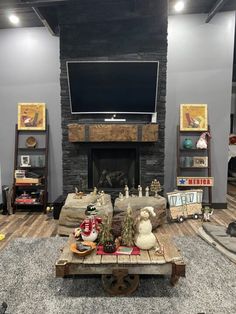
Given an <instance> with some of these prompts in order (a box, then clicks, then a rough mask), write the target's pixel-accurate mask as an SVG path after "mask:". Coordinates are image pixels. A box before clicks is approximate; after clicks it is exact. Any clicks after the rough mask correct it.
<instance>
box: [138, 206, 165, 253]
mask: <svg viewBox="0 0 236 314" xmlns="http://www.w3.org/2000/svg"><path fill="white" fill-rule="evenodd" d="M151 216H152V217H155V216H156V214H155V212H154V208H153V207H151V206H147V207H144V208H141V209H140V214H139V216H138V219H137V222H136V228H135V229H136V231H135V240H134V243H135V245H136V246H137V247H139V248H140V249H141V250H150V249H151V248H155V250H156V251H158V250H159V249H160V248H159V246H158V243H157V239H156V237H155V235H154V234H153V233H152V224H151V221H150V217H151Z"/></svg>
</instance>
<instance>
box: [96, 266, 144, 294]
mask: <svg viewBox="0 0 236 314" xmlns="http://www.w3.org/2000/svg"><path fill="white" fill-rule="evenodd" d="M102 285H103V288H104V290H105V291H106V292H108V293H109V294H110V295H129V294H131V293H133V292H134V291H135V290H136V289H137V288H138V286H139V275H129V274H128V272H127V271H125V272H124V270H120V271H119V270H116V271H113V274H111V275H102Z"/></svg>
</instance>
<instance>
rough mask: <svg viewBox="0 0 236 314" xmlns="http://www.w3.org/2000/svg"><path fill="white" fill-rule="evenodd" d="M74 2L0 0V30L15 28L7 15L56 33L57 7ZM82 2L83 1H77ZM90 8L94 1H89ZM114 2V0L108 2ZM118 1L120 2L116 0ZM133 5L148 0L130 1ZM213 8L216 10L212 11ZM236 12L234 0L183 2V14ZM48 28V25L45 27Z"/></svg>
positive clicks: (171, 4)
mask: <svg viewBox="0 0 236 314" xmlns="http://www.w3.org/2000/svg"><path fill="white" fill-rule="evenodd" d="M68 1H74V0H0V29H4V28H12V27H15V26H14V25H12V24H11V23H10V22H9V21H8V18H7V16H8V15H9V13H15V14H17V15H18V16H19V18H20V20H21V23H20V25H19V26H18V27H39V26H43V25H45V24H49V27H51V28H52V31H53V32H57V7H58V6H61V5H63V4H65V3H66V2H68ZM77 1H81V2H83V1H84V0H77ZM89 1H90V3H91V6H92V5H93V2H94V1H97V0H89ZM110 1H114V0H110ZM116 1H120V0H116ZM130 1H131V2H132V1H133V2H134V4H136V3H137V4H138V3H139V2H141V1H147V2H146V3H148V0H130ZM175 3H176V0H169V14H176V13H175V11H174V4H175ZM214 8H215V9H216V10H214ZM229 10H230V11H232V10H236V0H185V9H184V12H182V13H184V14H193V13H205V14H209V13H210V12H211V11H212V12H213V16H214V14H215V13H217V12H220V11H229ZM213 16H212V17H213ZM46 26H48V25H46Z"/></svg>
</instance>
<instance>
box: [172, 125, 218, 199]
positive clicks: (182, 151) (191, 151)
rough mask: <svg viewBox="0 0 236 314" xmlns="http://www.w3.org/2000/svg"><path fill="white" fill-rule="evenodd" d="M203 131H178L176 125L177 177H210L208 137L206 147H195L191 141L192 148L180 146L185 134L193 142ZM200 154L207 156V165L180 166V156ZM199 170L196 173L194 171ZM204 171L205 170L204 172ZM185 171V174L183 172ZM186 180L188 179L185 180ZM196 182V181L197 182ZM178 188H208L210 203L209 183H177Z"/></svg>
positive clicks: (210, 189)
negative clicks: (191, 173) (188, 172)
mask: <svg viewBox="0 0 236 314" xmlns="http://www.w3.org/2000/svg"><path fill="white" fill-rule="evenodd" d="M207 131H208V132H210V126H209V125H208V130H207ZM202 133H203V131H198V130H196V131H180V128H179V126H178V127H177V145H176V148H177V152H176V157H177V167H176V177H177V178H187V179H189V178H192V177H194V178H197V177H199V178H209V179H210V178H211V141H210V139H209V140H208V147H207V148H206V149H198V148H196V143H193V147H194V148H183V146H182V141H183V140H184V137H185V136H186V135H187V136H188V137H189V138H191V139H192V140H193V141H194V142H197V140H198V138H199V137H200V135H201V134H202ZM201 154H202V155H203V156H202V157H207V158H208V166H207V167H182V166H181V165H182V164H183V163H182V162H181V161H182V160H181V158H186V157H200V156H201ZM197 170H198V171H199V173H197V172H196V171H197ZM187 171H193V172H194V173H195V174H197V176H195V174H194V175H192V176H191V175H189V176H188V175H187V174H186V172H187ZM204 171H205V172H204ZM183 172H185V174H183ZM187 182H188V181H187ZM197 183H198V182H197ZM177 188H178V189H181V190H183V189H189V188H201V189H203V188H204V189H205V188H207V189H208V203H209V204H211V203H212V186H209V185H200V186H196V185H194V184H191V185H187V184H184V185H178V186H177Z"/></svg>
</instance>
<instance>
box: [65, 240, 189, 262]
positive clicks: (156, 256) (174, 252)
mask: <svg viewBox="0 0 236 314" xmlns="http://www.w3.org/2000/svg"><path fill="white" fill-rule="evenodd" d="M157 238H158V241H159V244H160V246H161V249H163V248H164V249H163V254H160V253H156V252H155V250H154V249H152V250H148V251H146V250H140V255H118V256H116V255H97V254H96V250H94V251H93V252H92V253H91V254H90V255H87V256H85V257H80V256H78V255H77V254H76V253H73V252H72V251H71V250H70V245H71V244H72V243H73V242H75V239H74V237H73V236H72V235H71V236H70V237H69V240H68V243H67V244H66V245H65V247H64V249H63V252H62V254H61V256H60V261H67V263H72V264H85V265H97V266H99V265H103V264H118V265H130V266H132V265H133V266H134V265H137V264H141V265H144V264H145V265H155V264H159V265H161V264H165V263H171V262H175V261H180V260H182V259H183V258H182V255H181V253H180V251H179V250H178V249H177V247H176V246H175V244H174V243H173V241H172V239H171V238H170V236H168V235H164V234H158V235H157Z"/></svg>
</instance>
